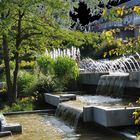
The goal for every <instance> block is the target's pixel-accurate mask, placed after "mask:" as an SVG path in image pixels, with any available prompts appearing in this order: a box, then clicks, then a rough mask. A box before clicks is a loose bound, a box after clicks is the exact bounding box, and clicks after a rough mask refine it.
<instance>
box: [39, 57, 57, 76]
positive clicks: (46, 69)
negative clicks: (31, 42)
mask: <svg viewBox="0 0 140 140" xmlns="http://www.w3.org/2000/svg"><path fill="white" fill-rule="evenodd" d="M53 62H54V59H52V58H51V57H50V56H48V55H43V56H40V57H39V58H38V59H37V65H38V67H39V70H40V71H42V72H43V73H45V74H48V73H52V71H53Z"/></svg>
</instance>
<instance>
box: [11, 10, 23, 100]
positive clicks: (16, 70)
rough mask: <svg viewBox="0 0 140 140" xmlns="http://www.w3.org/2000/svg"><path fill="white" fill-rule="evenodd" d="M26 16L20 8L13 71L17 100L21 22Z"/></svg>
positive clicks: (14, 93) (14, 90)
mask: <svg viewBox="0 0 140 140" xmlns="http://www.w3.org/2000/svg"><path fill="white" fill-rule="evenodd" d="M23 16H24V12H23V13H21V11H20V10H19V13H18V26H17V29H18V30H17V36H16V52H15V54H14V59H15V70H14V73H13V89H12V90H13V97H14V99H15V100H16V98H17V77H18V71H19V52H18V51H19V47H20V45H21V26H22V25H21V23H22V17H23Z"/></svg>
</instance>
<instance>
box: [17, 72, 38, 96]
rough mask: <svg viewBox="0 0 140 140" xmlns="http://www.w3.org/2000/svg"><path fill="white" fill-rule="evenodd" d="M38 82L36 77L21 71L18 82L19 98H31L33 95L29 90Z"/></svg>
mask: <svg viewBox="0 0 140 140" xmlns="http://www.w3.org/2000/svg"><path fill="white" fill-rule="evenodd" d="M36 80H37V78H36V75H34V74H32V73H30V72H27V71H20V72H19V75H18V80H17V90H18V96H19V97H27V96H31V93H30V92H28V90H27V89H28V88H29V87H30V86H31V85H32V83H33V82H34V81H36Z"/></svg>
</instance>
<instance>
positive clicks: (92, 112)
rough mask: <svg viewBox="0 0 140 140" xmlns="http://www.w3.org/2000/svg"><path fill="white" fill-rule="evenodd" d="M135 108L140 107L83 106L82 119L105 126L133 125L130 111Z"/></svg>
mask: <svg viewBox="0 0 140 140" xmlns="http://www.w3.org/2000/svg"><path fill="white" fill-rule="evenodd" d="M135 109H140V107H128V108H105V107H84V109H83V120H84V121H85V122H96V123H98V124H100V125H102V126H105V127H117V126H129V125H134V120H133V118H132V113H133V112H134V111H135Z"/></svg>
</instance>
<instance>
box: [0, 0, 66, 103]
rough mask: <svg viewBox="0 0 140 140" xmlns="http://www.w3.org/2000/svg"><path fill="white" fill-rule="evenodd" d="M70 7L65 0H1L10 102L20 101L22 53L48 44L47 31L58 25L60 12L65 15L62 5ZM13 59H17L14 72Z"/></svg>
mask: <svg viewBox="0 0 140 140" xmlns="http://www.w3.org/2000/svg"><path fill="white" fill-rule="evenodd" d="M46 5H47V7H46ZM67 6H68V5H67V4H66V3H64V2H62V1H61V0H55V2H54V1H51V0H46V1H42V0H1V1H0V20H1V21H0V30H1V32H0V39H1V40H0V41H1V44H2V50H3V56H4V64H5V74H6V84H7V95H8V101H9V103H10V104H12V103H13V102H16V98H17V77H18V71H19V62H20V61H21V56H23V55H24V54H25V53H26V52H27V51H32V50H37V49H38V50H39V49H41V48H40V47H41V46H43V45H45V40H44V38H45V37H46V34H47V33H48V32H51V31H52V30H54V29H57V28H58V24H57V23H56V21H58V17H56V15H58V16H59V15H60V17H65V16H66V15H65V12H64V9H63V8H61V7H65V8H66V7H67ZM66 9H67V8H66ZM10 60H13V61H14V62H15V68H14V71H13V73H12V74H11V72H12V71H11V69H10Z"/></svg>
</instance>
